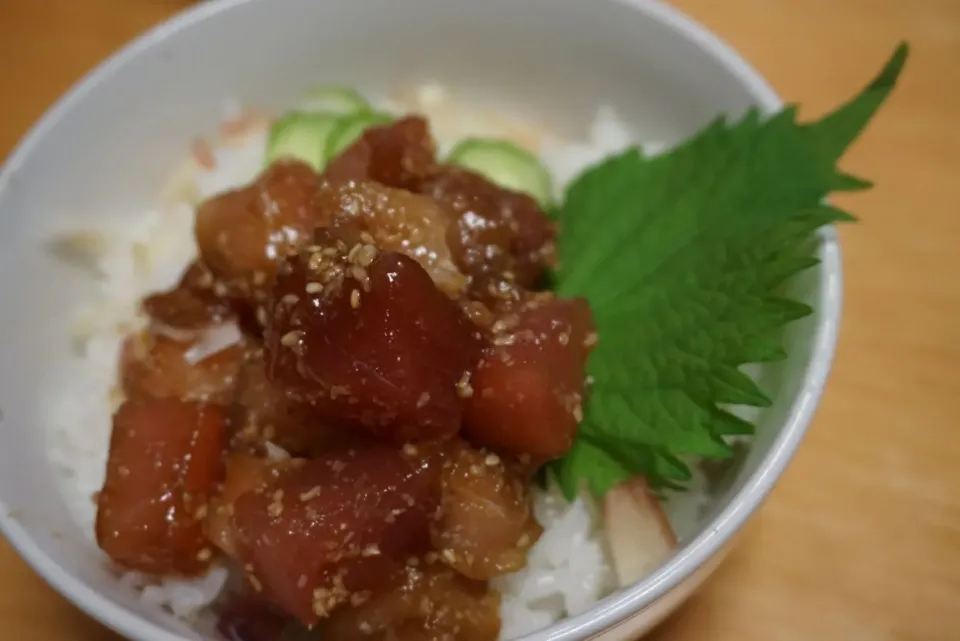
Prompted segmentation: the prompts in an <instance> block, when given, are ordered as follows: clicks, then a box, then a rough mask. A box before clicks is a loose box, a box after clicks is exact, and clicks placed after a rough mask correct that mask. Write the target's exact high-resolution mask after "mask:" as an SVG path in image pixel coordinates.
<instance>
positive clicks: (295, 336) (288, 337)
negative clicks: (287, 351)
mask: <svg viewBox="0 0 960 641" xmlns="http://www.w3.org/2000/svg"><path fill="white" fill-rule="evenodd" d="M300 334H301V332H298V331H297V330H293V331H291V332H287V333H286V334H284V335H283V336H282V337H281V338H280V344H281V345H283V346H284V347H292V346H293V345H296V344H297V343H299V342H300Z"/></svg>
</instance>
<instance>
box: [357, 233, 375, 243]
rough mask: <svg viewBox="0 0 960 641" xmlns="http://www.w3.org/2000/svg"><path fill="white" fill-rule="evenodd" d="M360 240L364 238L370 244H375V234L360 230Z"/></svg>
mask: <svg viewBox="0 0 960 641" xmlns="http://www.w3.org/2000/svg"><path fill="white" fill-rule="evenodd" d="M360 240H362V241H363V242H365V243H366V244H368V245H373V244H374V242H375V241H374V240H373V236H371V235H370V233H369V232H365V231H362V232H360Z"/></svg>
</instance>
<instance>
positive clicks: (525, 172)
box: [448, 138, 553, 208]
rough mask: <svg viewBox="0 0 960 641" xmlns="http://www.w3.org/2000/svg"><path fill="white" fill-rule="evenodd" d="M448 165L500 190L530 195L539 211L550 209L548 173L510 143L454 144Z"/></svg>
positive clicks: (479, 140)
mask: <svg viewBox="0 0 960 641" xmlns="http://www.w3.org/2000/svg"><path fill="white" fill-rule="evenodd" d="M448 161H449V162H451V163H453V164H454V165H460V166H461V167H464V168H465V169H470V170H471V171H475V172H477V173H478V174H481V175H483V176H485V177H486V178H487V179H489V180H490V181H492V182H494V183H496V184H498V185H500V186H501V187H504V188H506V189H512V190H514V191H521V192H524V193H527V194H530V195H531V196H533V198H534V199H535V200H536V201H537V202H538V203H540V206H541V207H544V208H549V207H551V206H552V203H553V178H551V176H550V172H549V171H547V168H546V167H544V166H543V163H541V162H540V160H539V159H538V158H537V157H536V156H534V155H533V154H531V153H530V152H529V151H527V150H525V149H521V148H520V147H518V146H516V145H515V144H513V143H511V142H507V141H506V140H494V139H488V138H468V139H466V140H462V141H460V142H459V143H457V146H456V147H454V148H453V150H452V151H451V152H450V155H449V157H448Z"/></svg>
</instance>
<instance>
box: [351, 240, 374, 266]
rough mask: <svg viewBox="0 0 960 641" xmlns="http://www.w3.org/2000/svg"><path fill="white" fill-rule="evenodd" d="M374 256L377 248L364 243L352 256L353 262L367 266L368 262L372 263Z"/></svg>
mask: <svg viewBox="0 0 960 641" xmlns="http://www.w3.org/2000/svg"><path fill="white" fill-rule="evenodd" d="M376 257H377V248H376V247H374V246H373V245H364V246H363V247H361V248H360V249H359V251H357V255H356V256H354V259H355V261H354V262H356V264H357V265H360V267H369V266H370V263H372V262H373V261H374V259H375V258H376Z"/></svg>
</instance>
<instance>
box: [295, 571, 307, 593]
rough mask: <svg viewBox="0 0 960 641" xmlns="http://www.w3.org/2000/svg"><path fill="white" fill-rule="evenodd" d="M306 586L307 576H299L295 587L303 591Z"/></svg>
mask: <svg viewBox="0 0 960 641" xmlns="http://www.w3.org/2000/svg"><path fill="white" fill-rule="evenodd" d="M306 585H307V575H306V574H301V575H300V578H299V579H297V587H298V588H301V589H303V588H304V587H306Z"/></svg>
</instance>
